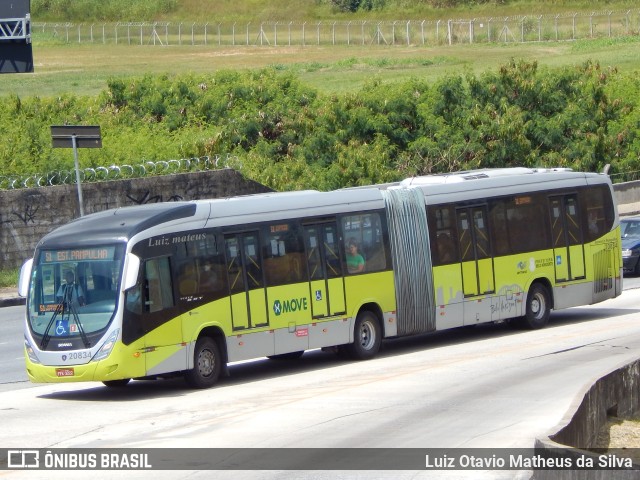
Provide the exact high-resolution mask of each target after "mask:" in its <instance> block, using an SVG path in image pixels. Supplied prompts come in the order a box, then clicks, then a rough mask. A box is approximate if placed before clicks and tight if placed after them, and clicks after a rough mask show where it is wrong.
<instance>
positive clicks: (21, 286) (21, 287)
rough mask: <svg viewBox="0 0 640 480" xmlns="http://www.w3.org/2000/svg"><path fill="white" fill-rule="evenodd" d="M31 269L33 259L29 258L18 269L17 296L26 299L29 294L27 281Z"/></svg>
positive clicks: (29, 277) (29, 278)
mask: <svg viewBox="0 0 640 480" xmlns="http://www.w3.org/2000/svg"><path fill="white" fill-rule="evenodd" d="M32 267H33V258H30V259H29V260H27V261H26V262H24V263H23V264H22V268H20V277H19V279H18V295H20V296H21V297H26V296H27V293H28V292H29V280H31V268H32Z"/></svg>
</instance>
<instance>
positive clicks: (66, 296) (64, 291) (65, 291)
mask: <svg viewBox="0 0 640 480" xmlns="http://www.w3.org/2000/svg"><path fill="white" fill-rule="evenodd" d="M64 279H65V282H66V283H64V284H62V285H60V288H59V289H58V293H56V298H57V299H58V303H61V302H62V301H63V300H64V301H65V302H69V303H70V304H72V305H73V306H74V307H79V306H82V305H84V292H83V291H82V287H81V286H80V285H78V284H77V283H75V276H74V274H73V272H72V271H71V270H67V271H66V272H65V273H64Z"/></svg>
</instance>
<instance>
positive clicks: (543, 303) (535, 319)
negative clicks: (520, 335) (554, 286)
mask: <svg viewBox="0 0 640 480" xmlns="http://www.w3.org/2000/svg"><path fill="white" fill-rule="evenodd" d="M552 309H553V296H552V290H551V285H550V284H549V283H548V282H546V281H544V280H536V281H534V282H533V283H532V284H531V286H530V287H529V290H528V291H527V296H526V300H525V313H524V317H522V325H523V326H524V327H526V328H529V329H538V328H543V327H545V326H546V325H547V323H549V315H550V313H551V310H552Z"/></svg>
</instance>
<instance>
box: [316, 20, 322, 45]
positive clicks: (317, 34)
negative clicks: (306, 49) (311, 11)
mask: <svg viewBox="0 0 640 480" xmlns="http://www.w3.org/2000/svg"><path fill="white" fill-rule="evenodd" d="M321 23H322V22H318V23H317V24H316V42H317V45H320V24H321Z"/></svg>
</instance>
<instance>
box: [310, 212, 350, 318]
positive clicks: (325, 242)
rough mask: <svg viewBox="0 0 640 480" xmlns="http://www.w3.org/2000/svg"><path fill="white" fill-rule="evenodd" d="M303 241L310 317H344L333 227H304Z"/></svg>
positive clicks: (325, 224) (321, 225)
mask: <svg viewBox="0 0 640 480" xmlns="http://www.w3.org/2000/svg"><path fill="white" fill-rule="evenodd" d="M304 240H305V248H306V252H307V266H308V268H309V289H310V296H311V309H312V315H313V318H314V319H322V318H325V317H335V316H337V315H344V314H345V312H346V304H345V296H344V280H343V277H342V263H341V262H340V254H339V252H340V249H339V244H338V228H337V226H336V224H335V223H324V224H315V225H306V226H305V227H304Z"/></svg>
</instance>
